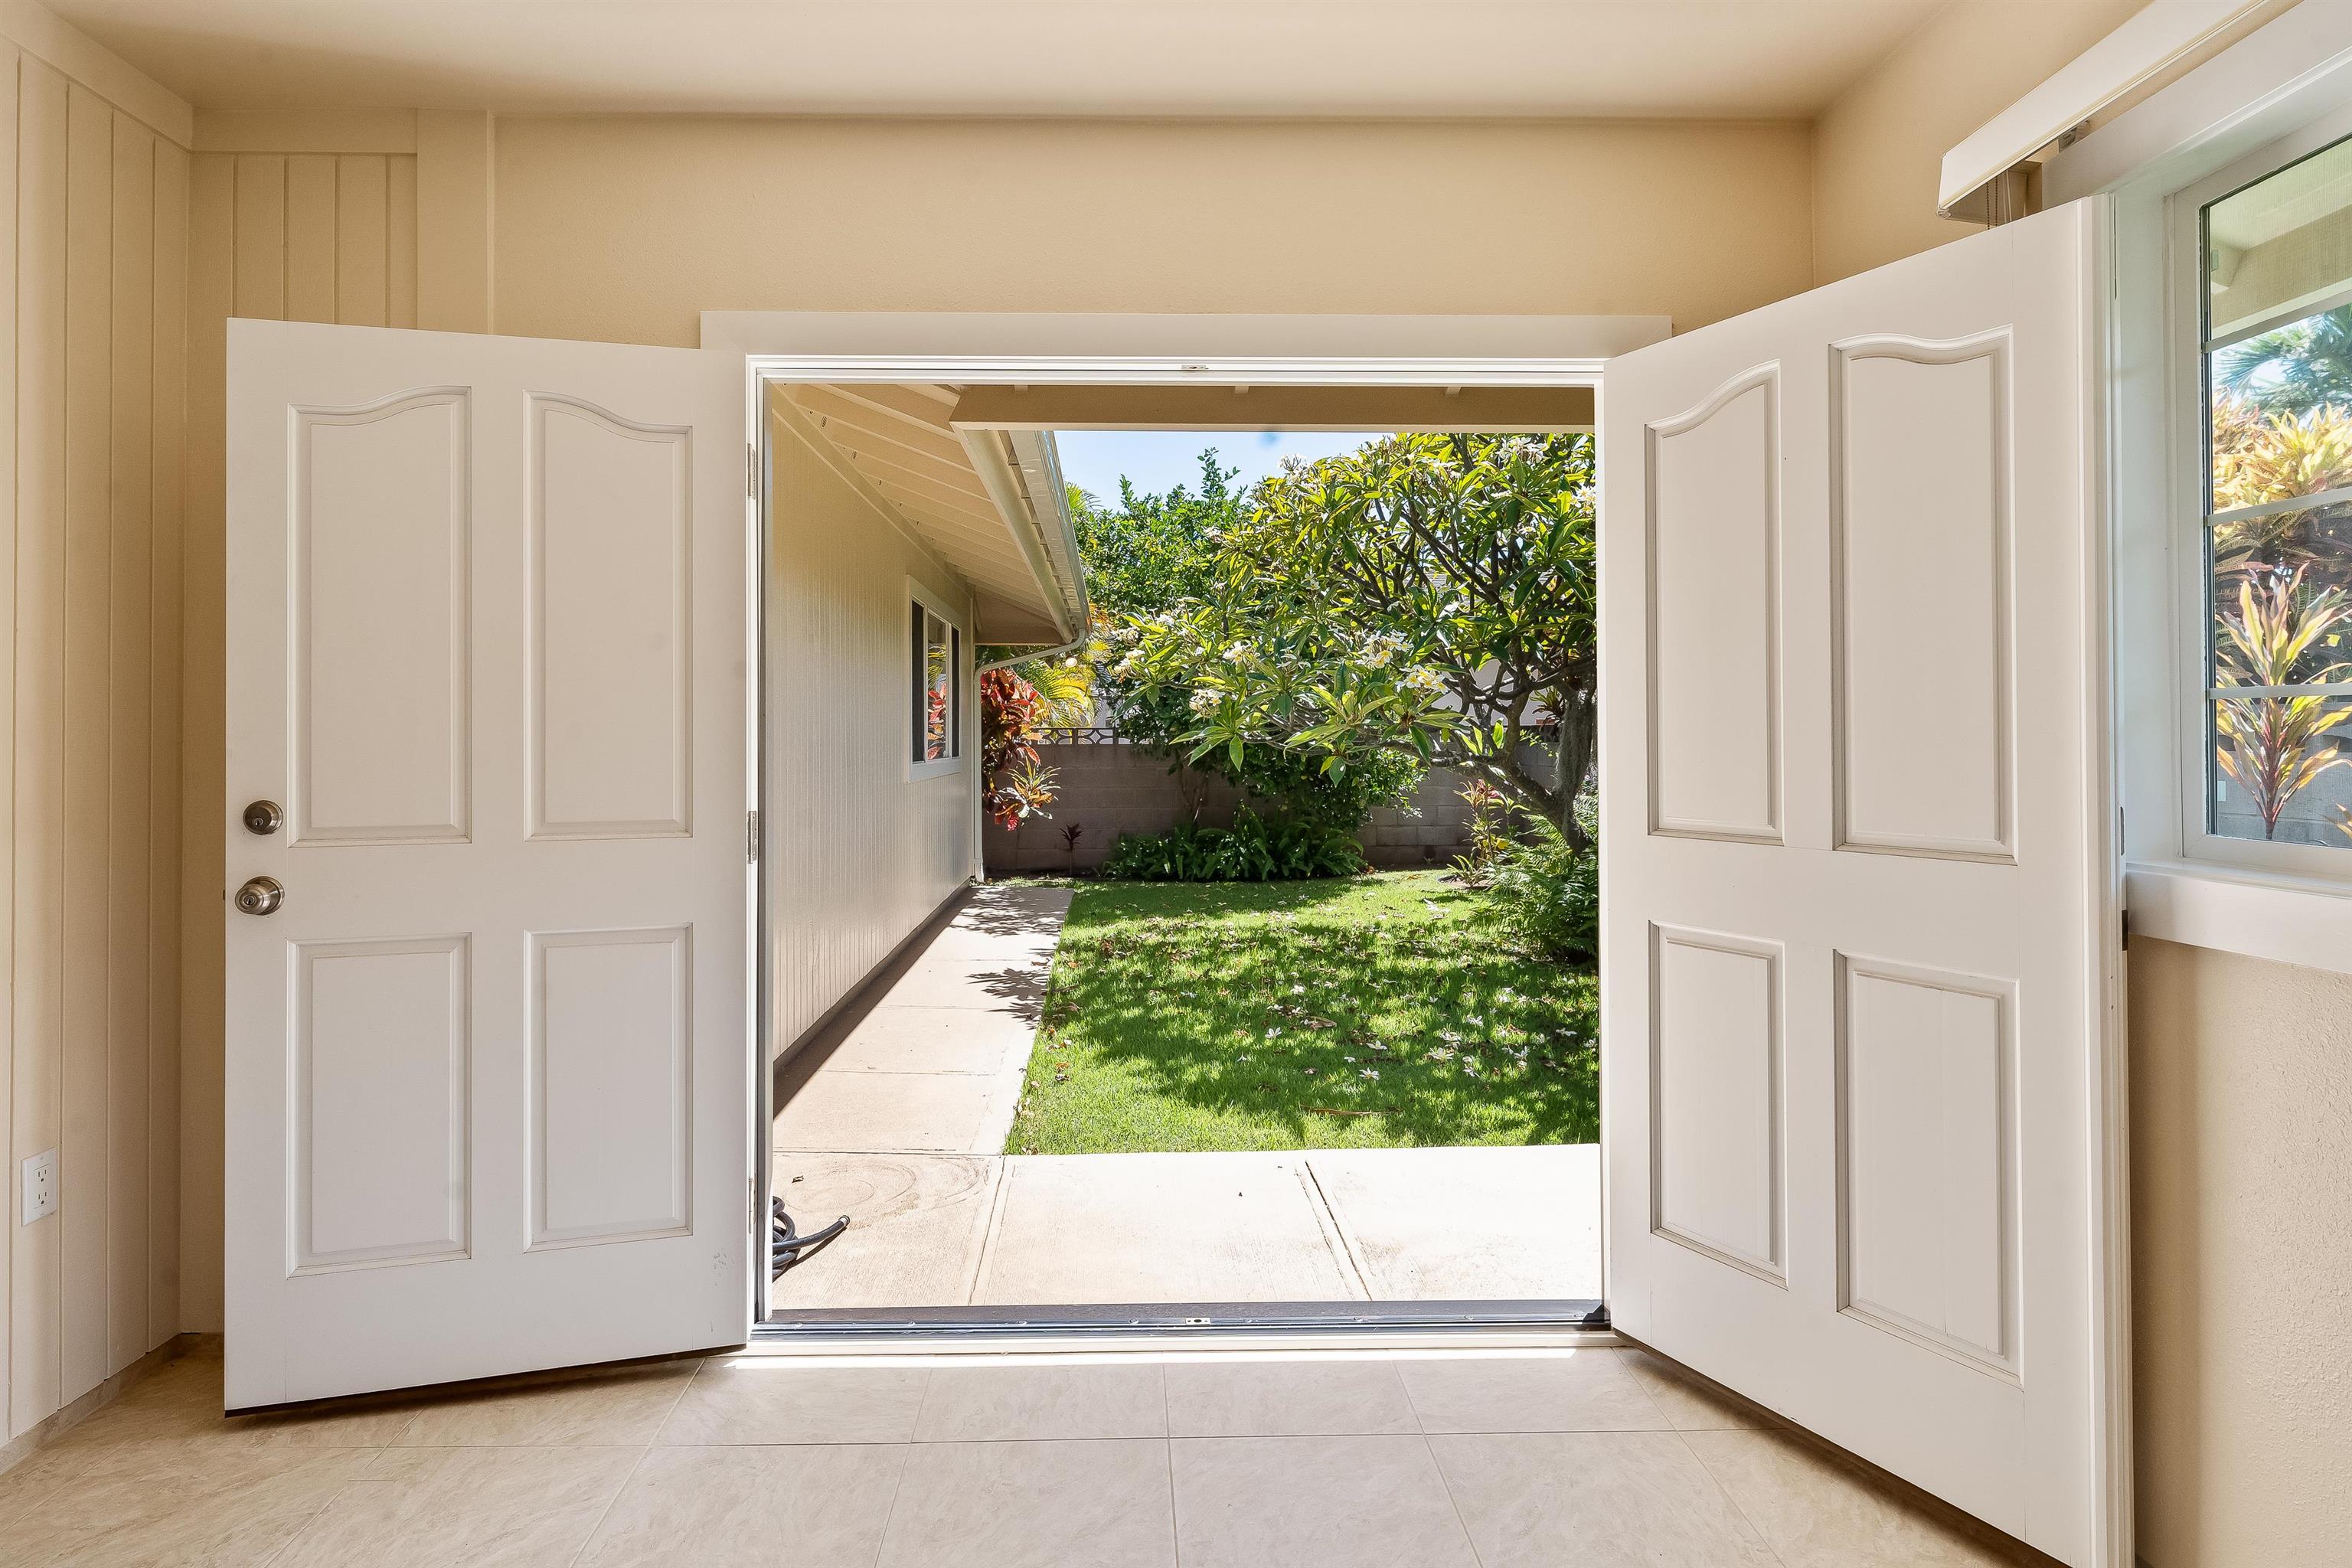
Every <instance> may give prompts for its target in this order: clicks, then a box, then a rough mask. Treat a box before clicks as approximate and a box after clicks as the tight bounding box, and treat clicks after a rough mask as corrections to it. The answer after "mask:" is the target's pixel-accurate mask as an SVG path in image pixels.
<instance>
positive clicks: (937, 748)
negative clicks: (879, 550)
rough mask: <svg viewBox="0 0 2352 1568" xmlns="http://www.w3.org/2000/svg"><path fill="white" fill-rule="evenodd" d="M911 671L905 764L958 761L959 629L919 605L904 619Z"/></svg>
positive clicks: (960, 733) (915, 602) (960, 744)
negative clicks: (911, 707)
mask: <svg viewBox="0 0 2352 1568" xmlns="http://www.w3.org/2000/svg"><path fill="white" fill-rule="evenodd" d="M908 626H909V628H910V640H911V652H912V655H913V658H911V659H910V661H909V664H908V668H910V669H911V670H912V671H913V686H914V710H913V721H914V723H913V737H914V738H913V744H912V749H911V753H910V758H909V760H910V761H912V762H913V763H916V764H917V765H918V766H921V765H923V764H925V763H950V762H953V761H955V760H956V759H957V758H958V757H961V755H963V628H962V627H961V626H955V625H953V624H952V623H950V622H949V621H948V620H947V619H946V618H944V617H943V616H940V613H939V612H938V611H936V610H934V609H932V608H931V607H930V606H929V605H925V604H924V603H923V602H922V601H921V600H919V599H917V600H913V601H911V603H910V609H909V614H908Z"/></svg>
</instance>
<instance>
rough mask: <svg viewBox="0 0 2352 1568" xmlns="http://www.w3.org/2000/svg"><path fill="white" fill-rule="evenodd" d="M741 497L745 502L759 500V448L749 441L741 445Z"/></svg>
mask: <svg viewBox="0 0 2352 1568" xmlns="http://www.w3.org/2000/svg"><path fill="white" fill-rule="evenodd" d="M743 495H744V499H745V500H759V499H760V448H759V447H754V446H753V445H751V442H749V441H746V442H744V443H743Z"/></svg>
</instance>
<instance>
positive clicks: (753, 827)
mask: <svg viewBox="0 0 2352 1568" xmlns="http://www.w3.org/2000/svg"><path fill="white" fill-rule="evenodd" d="M743 860H744V863H745V864H746V865H751V866H756V865H758V864H759V863H760V814H759V813H758V812H756V811H747V812H745V813H744V814H743Z"/></svg>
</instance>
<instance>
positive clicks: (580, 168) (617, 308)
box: [493, 116, 1811, 344]
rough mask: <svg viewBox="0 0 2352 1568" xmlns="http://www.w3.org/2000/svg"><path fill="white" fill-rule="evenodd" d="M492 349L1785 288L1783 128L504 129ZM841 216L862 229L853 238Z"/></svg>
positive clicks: (1807, 238) (759, 124)
mask: <svg viewBox="0 0 2352 1568" xmlns="http://www.w3.org/2000/svg"><path fill="white" fill-rule="evenodd" d="M495 140H496V143H497V146H496V178H495V191H496V201H495V210H496V224H495V229H494V234H493V254H494V256H495V258H496V311H495V314H496V330H497V331H501V332H517V333H522V334H525V335H530V336H546V337H559V338H604V339H611V340H614V341H616V342H646V343H677V344H692V343H695V342H698V341H699V337H698V321H697V312H698V311H700V310H782V309H791V310H1155V311H1272V312H1291V311H1296V312H1307V313H1329V312H1366V313H1379V312H1474V313H1516V312H1564V313H1578V314H1583V313H1591V314H1615V313H1626V314H1641V315H1665V316H1671V317H1672V318H1673V319H1674V322H1675V327H1676V328H1677V329H1687V328H1690V327H1695V326H1697V325H1700V324H1701V323H1703V322H1706V321H1715V320H1717V319H1718V318H1720V317H1724V316H1728V315H1733V314H1736V313H1738V311H1741V310H1748V309H1749V308H1751V307H1753V306H1756V305H1760V304H1763V303H1765V302H1766V301H1768V300H1777V299H1779V298H1780V297H1781V296H1783V295H1786V294H1790V293H1794V292H1796V291H1797V290H1798V289H1802V288H1804V287H1805V285H1806V282H1807V280H1808V278H1809V275H1810V267H1811V257H1810V250H1811V234H1810V223H1809V212H1810V207H1811V195H1810V179H1811V173H1810V164H1809V161H1808V138H1807V133H1806V131H1805V128H1804V127H1803V126H1801V125H1790V124H1772V125H1742V124H1675V125H1664V124H1622V125H1602V124H1394V123H1362V124H1296V123H1294V124H1277V123H1259V124H1186V123H1165V122H1163V123H1141V122H1125V121H1097V122H1087V121H800V120H750V119H731V120H716V119H711V120H705V119H659V120H648V119H645V118H627V117H616V116H601V117H599V116H590V117H577V118H501V119H499V121H497V125H496V132H495ZM849 215H855V218H854V221H852V220H851V219H850V216H849Z"/></svg>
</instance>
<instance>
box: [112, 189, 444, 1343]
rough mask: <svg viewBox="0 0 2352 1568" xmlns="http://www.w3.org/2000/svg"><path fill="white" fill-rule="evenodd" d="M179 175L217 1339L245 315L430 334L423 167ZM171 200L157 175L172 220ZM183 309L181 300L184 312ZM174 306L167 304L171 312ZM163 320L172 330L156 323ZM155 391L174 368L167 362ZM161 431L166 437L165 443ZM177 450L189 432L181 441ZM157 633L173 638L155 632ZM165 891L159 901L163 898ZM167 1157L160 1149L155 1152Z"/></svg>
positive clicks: (195, 1095) (200, 1004)
mask: <svg viewBox="0 0 2352 1568" xmlns="http://www.w3.org/2000/svg"><path fill="white" fill-rule="evenodd" d="M178 170H179V171H180V173H181V177H182V178H183V179H184V184H183V186H181V187H180V188H181V189H182V190H183V191H184V205H183V206H182V207H181V208H179V209H178V214H179V216H178V217H177V218H176V219H175V220H174V221H177V222H180V223H181V224H183V225H184V233H185V235H186V245H185V248H186V255H187V258H188V270H187V278H186V288H187V292H186V295H185V298H184V310H185V317H184V320H185V329H186V330H185V339H184V341H185V342H186V349H187V357H186V361H185V363H184V365H174V366H173V367H172V374H173V376H174V377H175V378H177V379H179V380H181V381H182V382H183V383H184V385H185V387H186V404H185V407H186V409H187V425H186V427H185V431H184V441H185V451H186V463H185V470H184V471H185V474H186V484H187V490H186V496H185V534H184V538H175V539H173V541H172V542H171V549H172V552H173V553H172V554H171V555H170V557H169V559H168V561H167V560H166V557H165V556H164V554H163V552H162V551H163V542H162V541H161V540H159V541H158V554H157V557H156V561H155V573H156V583H157V592H158V593H161V592H162V583H163V574H164V573H165V572H166V571H167V570H168V571H169V572H172V573H173V574H180V576H181V580H182V583H183V587H182V591H181V592H180V594H179V595H177V606H178V607H181V608H184V613H185V616H186V621H185V624H184V626H182V627H181V628H180V636H181V640H182V642H183V645H184V647H185V649H186V660H185V665H184V670H183V671H182V677H183V679H184V682H185V684H184V689H181V690H180V691H178V692H177V693H176V696H177V699H178V700H179V702H180V704H181V725H180V729H179V731H178V751H177V754H176V755H175V756H173V757H172V758H170V759H164V758H163V757H162V756H161V754H160V753H159V756H158V766H159V767H161V766H163V765H164V764H165V763H166V762H167V761H168V763H169V764H170V765H172V766H173V767H175V768H176V769H177V773H178V777H179V779H180V783H181V794H180V801H181V810H180V815H179V816H178V819H177V826H178V836H179V844H178V853H179V861H178V870H179V886H178V888H177V889H176V892H175V894H174V895H173V896H176V898H177V900H178V904H179V910H180V929H179V933H178V934H179V943H180V945H179V949H178V953H177V954H176V955H175V958H176V962H177V969H176V972H175V973H176V981H177V986H178V998H179V1015H178V1024H179V1038H178V1047H179V1050H180V1053H181V1057H182V1059H183V1060H184V1062H185V1064H186V1070H185V1071H184V1073H183V1074H182V1075H181V1079H180V1089H181V1092H182V1100H181V1102H180V1105H179V1150H178V1156H177V1157H178V1161H179V1190H180V1218H179V1234H178V1239H177V1251H176V1258H175V1261H176V1264H177V1268H178V1297H179V1303H180V1326H181V1327H182V1328H185V1329H190V1330H199V1331H210V1330H217V1329H218V1328H219V1327H220V1326H221V1278H220V1256H221V1202H222V1194H221V1062H222V1052H221V1023H220V1007H221V989H220V952H221V936H222V932H221V921H222V920H223V918H224V913H223V905H222V902H221V889H222V881H223V877H222V871H223V856H224V853H225V850H226V846H225V844H224V841H223V835H224V833H225V832H226V827H227V823H228V812H227V808H228V806H229V805H232V804H236V803H232V802H228V801H225V800H224V799H223V798H222V795H221V791H222V783H223V781H222V755H221V740H220V737H221V725H222V720H223V709H222V692H221V689H220V679H221V676H220V671H221V658H222V642H221V637H222V627H221V621H220V615H221V600H222V591H223V573H224V570H225V563H224V561H223V558H222V553H221V551H222V544H221V541H222V537H223V532H222V530H223V518H224V515H225V512H224V509H225V506H226V495H225V493H224V492H225V485H226V479H225V475H224V470H223V466H222V465H223V457H224V443H225V441H226V428H225V416H224V412H223V407H222V391H223V388H224V387H225V386H226V377H227V347H226V345H227V328H226V322H227V321H228V318H230V317H231V316H248V317H258V318H263V319H267V320H273V321H275V320H291V321H340V322H343V323H345V324H348V325H353V326H369V327H379V326H392V327H413V326H415V324H416V160H415V157H413V156H410V155H408V154H404V153H396V154H383V155H379V154H373V153H350V154H325V153H195V154H194V155H192V156H188V157H185V158H184V159H183V160H182V161H181V162H180V163H179V164H178ZM168 188H169V187H167V185H166V184H164V183H163V178H162V176H161V174H160V172H159V180H158V185H157V189H158V193H159V206H158V214H157V218H158V223H159V225H160V224H161V223H162V222H163V217H164V208H163V205H162V201H163V193H164V192H166V190H167V189H168ZM179 303H180V302H179V301H174V305H175V308H177V307H178V305H179ZM161 309H162V306H161V304H160V303H159V305H158V310H159V311H160V310H161ZM159 320H160V317H159ZM156 373H157V375H158V378H159V381H160V380H161V379H162V378H163V376H164V374H165V369H164V366H163V363H162V361H161V360H160V359H159V360H158V362H157V372H156ZM164 434H165V432H164V431H163V429H162V428H161V427H160V426H159V429H158V435H159V438H160V437H162V436H163V435H164ZM169 435H170V436H171V437H172V438H173V440H175V441H177V440H179V439H181V438H182V436H183V433H182V432H181V431H180V430H179V429H177V428H174V429H173V430H172V431H170V432H169ZM159 635H160V627H159ZM159 892H160V890H159ZM159 1147H160V1143H159Z"/></svg>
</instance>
